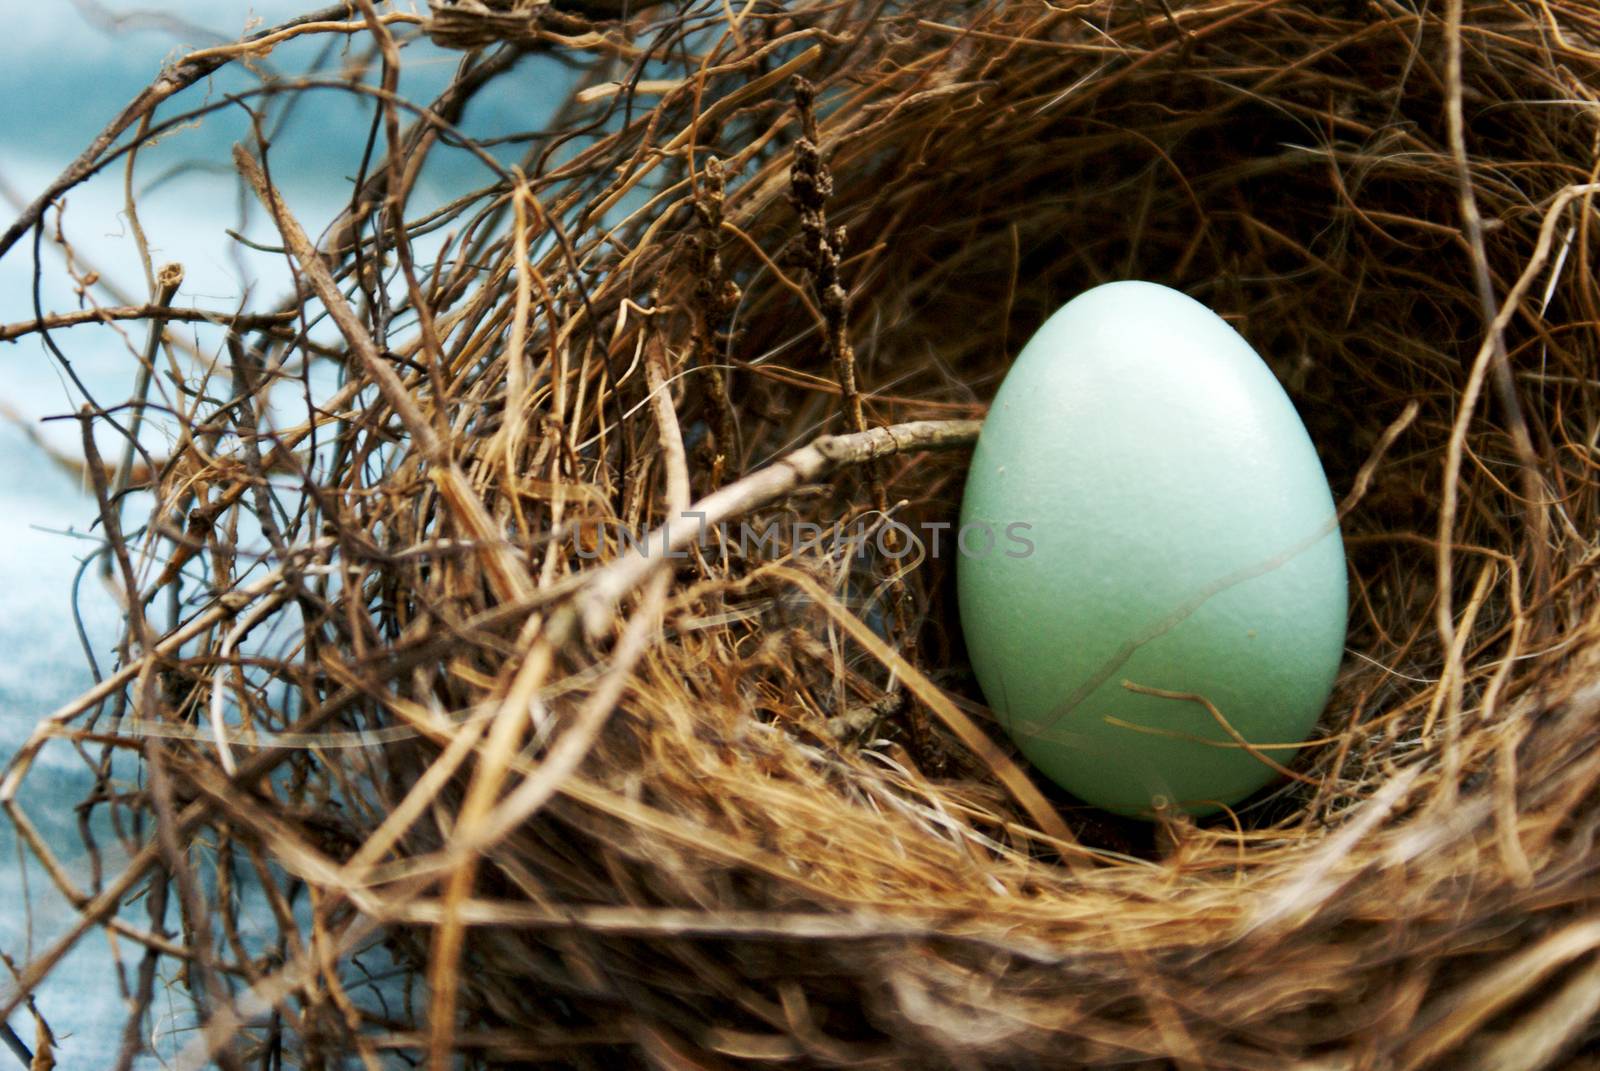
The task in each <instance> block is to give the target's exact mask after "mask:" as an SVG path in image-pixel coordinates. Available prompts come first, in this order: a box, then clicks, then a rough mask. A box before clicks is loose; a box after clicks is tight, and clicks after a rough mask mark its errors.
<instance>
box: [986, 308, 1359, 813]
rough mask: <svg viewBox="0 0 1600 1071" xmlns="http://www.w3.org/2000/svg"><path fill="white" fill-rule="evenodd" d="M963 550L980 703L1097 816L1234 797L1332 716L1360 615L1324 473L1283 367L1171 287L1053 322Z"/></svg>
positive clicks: (996, 436)
mask: <svg viewBox="0 0 1600 1071" xmlns="http://www.w3.org/2000/svg"><path fill="white" fill-rule="evenodd" d="M959 535H960V539H959V541H958V554H957V557H956V581H957V598H958V602H959V609H960V617H961V627H962V632H963V633H964V635H965V638H966V645H967V649H968V652H969V654H970V657H971V661H972V668H973V671H974V674H975V675H976V677H977V679H978V683H979V685H980V687H981V688H982V689H983V694H984V696H985V698H986V699H987V700H988V703H989V705H990V707H991V708H992V709H993V711H994V712H995V715H996V717H997V718H998V719H999V722H1000V724H1001V725H1002V726H1003V727H1004V728H1005V730H1006V731H1007V732H1008V733H1009V734H1010V736H1011V737H1012V738H1013V739H1014V740H1015V741H1016V743H1017V745H1018V747H1019V748H1020V749H1021V751H1022V753H1023V754H1024V755H1025V756H1026V757H1027V758H1028V760H1029V761H1031V762H1032V763H1033V764H1034V765H1035V766H1036V767H1037V768H1038V769H1039V770H1040V771H1042V772H1043V773H1044V774H1046V775H1047V776H1048V777H1049V778H1051V779H1052V780H1054V781H1055V782H1056V783H1057V784H1059V785H1060V786H1061V787H1062V788H1064V789H1066V790H1067V791H1069V792H1071V793H1073V794H1074V795H1076V796H1078V797H1079V798H1081V799H1083V800H1085V801H1087V802H1089V803H1091V804H1095V805H1097V806H1100V807H1103V808H1106V809H1108V810H1112V811H1118V812H1123V813H1127V814H1135V815H1143V816H1149V815H1151V814H1152V813H1154V812H1155V811H1157V810H1159V809H1161V808H1162V807H1170V808H1173V809H1176V810H1183V811H1187V812H1188V813H1191V814H1195V815H1201V814H1207V813H1212V812H1214V811H1217V810H1219V809H1221V808H1222V807H1223V806H1225V805H1229V804H1233V803H1236V802H1238V801H1240V800H1242V799H1243V798H1245V797H1246V796H1249V795H1250V794H1251V793H1253V792H1255V791H1256V790H1258V789H1260V788H1262V787H1263V786H1265V785H1267V784H1269V783H1271V782H1272V781H1274V780H1275V779H1277V778H1279V777H1281V776H1283V774H1282V772H1281V770H1282V769H1283V767H1286V766H1287V765H1288V764H1289V763H1291V762H1292V761H1293V759H1294V756H1295V745H1298V744H1300V743H1302V742H1303V741H1305V739H1306V738H1307V736H1308V735H1309V734H1310V732H1311V730H1312V729H1313V727H1314V726H1315V724H1316V722H1317V719H1318V717H1319V716H1320V714H1321V712H1322V710H1323V708H1324V707H1325V706H1326V704H1327V701H1328V697H1329V694H1330V693H1331V690H1332V688H1333V684H1334V679H1335V677H1336V675H1337V673H1338V670H1339V664H1340V661H1341V659H1342V657H1343V653H1344V637H1345V630H1346V626H1347V612H1348V611H1347V591H1346V579H1345V556H1344V545H1343V541H1342V539H1341V537H1340V534H1339V523H1338V514H1337V510H1336V508H1335V505H1334V501H1333V495H1332V493H1331V492H1330V490H1329V487H1328V480H1327V477H1326V476H1325V475H1324V473H1323V470H1322V465H1321V462H1320V461H1319V459H1318V457H1317V453H1316V449H1315V448H1314V447H1313V446H1312V443H1311V438H1310V436H1309V435H1308V434H1307V433H1306V429H1305V425H1304V424H1303V423H1302V422H1301V420H1300V417H1299V415H1298V414H1297V413H1296V412H1295V409H1294V405H1293V403H1291V402H1290V400H1289V397H1288V395H1287V394H1285V393H1284V390H1283V388H1282V386H1280V385H1279V383H1278V381H1277V379H1276V377H1274V375H1273V374H1272V371H1271V369H1269V368H1268V367H1267V365H1266V364H1265V363H1264V362H1263V361H1262V360H1261V358H1260V357H1259V356H1258V355H1257V354H1256V352H1255V351H1254V350H1253V349H1252V348H1251V347H1250V344H1249V343H1248V342H1246V341H1245V340H1244V339H1243V338H1242V337H1241V336H1240V335H1239V334H1238V332H1236V331H1234V330H1233V328H1231V327H1229V326H1228V324H1226V323H1225V322H1223V320H1222V319H1221V318H1220V317H1219V316H1217V315H1216V314H1215V313H1213V312H1212V311H1211V310H1210V309H1208V308H1206V307H1205V306H1204V305H1202V304H1200V303H1199V302H1197V301H1195V300H1194V299H1192V298H1190V297H1188V296H1186V295H1184V294H1182V293H1180V292H1178V291H1176V290H1173V289H1170V288H1168V287H1165V286H1160V285H1158V284H1155V283H1148V282H1138V281H1127V282H1115V283H1108V284H1105V285H1103V286H1098V287H1095V288H1094V289H1092V290H1089V291H1087V292H1085V293H1083V294H1081V295H1079V296H1078V297H1077V298H1075V299H1073V300H1072V301H1071V302H1069V303H1068V304H1067V305H1065V306H1063V307H1062V308H1061V309H1059V310H1058V311H1057V312H1056V313H1055V314H1054V315H1052V316H1051V317H1050V318H1049V319H1048V320H1047V321H1045V323H1044V325H1043V326H1042V327H1040V329H1039V331H1038V333H1037V334H1035V335H1034V336H1033V338H1032V339H1030V340H1029V342H1028V344H1027V345H1026V346H1025V347H1024V348H1023V350H1022V352H1021V354H1020V355H1018V357H1017V359H1016V361H1015V362H1014V363H1013V364H1012V366H1011V368H1010V370H1009V372H1008V373H1007V374H1006V377H1005V379H1004V381H1003V382H1002V383H1001V385H1000V389H999V391H998V393H997V394H996V395H995V398H994V402H993V404H992V405H991V407H990V409H989V413H988V416H987V417H986V418H985V420H984V423H983V428H982V431H981V433H980V435H979V437H978V442H977V445H976V447H975V449H974V452H973V456H972V464H971V469H970V471H969V473H968V476H967V482H966V488H965V491H964V493H963V498H962V503H961V520H960V529H959ZM1246 745H1248V746H1246Z"/></svg>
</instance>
